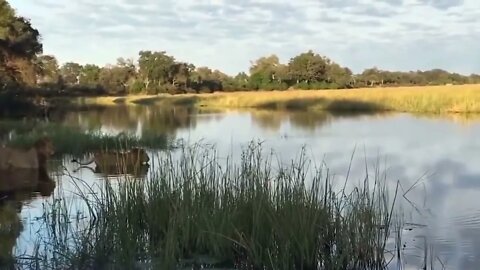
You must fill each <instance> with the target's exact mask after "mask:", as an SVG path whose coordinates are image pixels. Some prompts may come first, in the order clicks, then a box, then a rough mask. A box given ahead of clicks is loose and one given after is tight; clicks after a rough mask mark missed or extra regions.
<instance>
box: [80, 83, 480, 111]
mask: <svg viewBox="0 0 480 270" xmlns="http://www.w3.org/2000/svg"><path fill="white" fill-rule="evenodd" d="M73 103H74V104H76V105H87V106H88V105H100V106H114V105H155V104H165V103H168V104H173V105H189V106H193V107H203V108H259V109H296V110H313V111H379V112H380V111H393V112H408V113H480V85H478V84H475V85H452V86H420V87H413V86H409V87H396V88H392V87H387V88H359V89H348V90H284V91H279V90H275V91H239V92H215V93H203V94H180V95H169V94H158V95H127V96H101V97H79V98H76V99H75V101H74V102H73Z"/></svg>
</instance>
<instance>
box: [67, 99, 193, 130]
mask: <svg viewBox="0 0 480 270" xmlns="http://www.w3.org/2000/svg"><path fill="white" fill-rule="evenodd" d="M193 110H194V109H193V108H191V107H185V106H162V107H160V106H112V107H109V108H105V109H101V110H91V111H86V112H82V113H78V112H72V113H69V114H67V116H66V118H65V120H64V121H65V123H76V124H78V125H79V126H81V127H82V128H83V129H88V130H99V129H100V128H102V127H103V128H113V129H116V130H119V131H124V132H131V133H134V132H137V131H140V132H141V134H142V135H144V134H148V135H155V134H175V132H176V130H177V129H179V128H188V127H191V126H194V125H195V123H196V122H195V121H194V119H195V118H194V117H192V116H191V115H192V113H193ZM139 127H140V130H138V129H139Z"/></svg>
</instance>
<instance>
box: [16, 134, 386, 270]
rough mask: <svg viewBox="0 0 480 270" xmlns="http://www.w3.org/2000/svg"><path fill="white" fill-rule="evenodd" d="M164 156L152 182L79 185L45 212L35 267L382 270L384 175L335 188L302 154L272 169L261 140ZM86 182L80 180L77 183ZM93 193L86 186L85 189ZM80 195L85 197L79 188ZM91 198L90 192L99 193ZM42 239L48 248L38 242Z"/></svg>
mask: <svg viewBox="0 0 480 270" xmlns="http://www.w3.org/2000/svg"><path fill="white" fill-rule="evenodd" d="M173 155H174V154H173V153H172V154H170V155H166V156H163V157H158V158H159V159H160V160H159V165H158V167H156V168H155V172H154V173H153V174H152V176H151V178H149V179H145V181H120V182H118V183H117V184H115V183H113V182H110V181H106V182H105V185H104V186H103V188H102V189H101V192H93V190H91V189H92V187H88V186H87V187H86V188H79V195H78V196H79V198H80V200H81V201H82V202H83V203H84V204H85V205H86V207H85V209H88V211H87V214H88V216H89V219H88V221H84V222H79V221H78V219H77V220H75V218H73V221H72V218H71V217H75V216H78V213H76V212H75V211H73V213H72V212H71V211H70V207H69V206H68V203H67V202H66V201H65V200H54V201H53V203H52V204H50V205H48V206H46V209H45V214H44V222H45V228H46V230H47V231H48V233H47V234H46V237H44V238H43V239H41V240H39V242H38V243H39V244H38V246H37V247H38V248H37V249H36V253H35V254H34V256H33V257H31V258H29V259H25V258H23V259H22V264H23V265H25V266H28V268H29V269H139V268H142V267H143V269H181V267H190V269H191V267H193V269H200V267H201V266H203V267H217V269H218V268H220V267H221V268H223V269H225V268H228V269H232V268H235V269H384V268H385V266H386V264H387V262H386V261H385V256H384V255H385V246H386V242H387V238H388V236H389V234H390V231H389V230H390V229H389V228H390V226H389V225H390V223H391V219H392V209H393V202H394V201H395V199H393V200H390V199H389V197H388V192H387V190H386V187H385V182H384V181H383V180H382V179H380V177H379V176H378V175H377V176H376V177H374V178H368V177H367V178H365V179H364V181H363V185H361V186H358V187H356V188H354V189H352V190H350V189H346V188H345V187H344V188H342V186H343V185H344V183H345V186H346V181H347V180H348V179H346V180H345V182H343V181H342V183H341V185H340V188H335V185H334V184H333V183H332V180H331V178H330V177H329V176H328V173H327V172H326V171H325V170H323V169H324V168H322V167H320V168H317V167H315V166H314V163H312V162H311V161H310V160H308V159H307V158H306V156H305V152H302V153H301V154H300V155H299V156H298V157H297V158H296V159H294V160H292V161H291V163H287V164H284V163H278V164H277V163H272V161H273V160H274V159H273V156H271V155H267V154H265V152H263V150H262V149H261V148H260V147H259V146H258V145H257V144H255V143H253V142H252V143H251V144H250V145H249V146H248V147H247V148H246V149H244V151H243V153H242V155H241V161H240V162H239V163H234V162H232V161H231V160H232V159H231V157H229V158H227V159H226V160H225V159H222V158H220V157H219V156H217V155H216V153H215V151H214V149H211V150H208V149H202V148H199V147H198V146H197V147H192V148H183V149H182V150H181V151H180V152H179V153H177V154H176V155H177V156H176V157H174V156H173ZM74 181H75V183H77V185H79V186H80V185H81V184H80V181H79V180H74ZM85 189H86V190H85ZM82 190H83V191H82ZM92 194H93V195H92ZM40 243H41V244H40Z"/></svg>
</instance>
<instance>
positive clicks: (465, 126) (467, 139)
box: [0, 106, 480, 269]
mask: <svg viewBox="0 0 480 270" xmlns="http://www.w3.org/2000/svg"><path fill="white" fill-rule="evenodd" d="M51 121H56V122H58V123H63V124H64V125H75V126H79V127H81V128H82V129H83V130H97V131H102V132H104V133H108V134H118V133H120V132H129V133H132V134H136V135H138V136H142V135H145V134H147V133H148V134H151V133H155V134H166V135H168V136H169V137H170V138H174V139H182V140H183V141H184V142H186V143H196V142H201V143H202V144H206V145H214V146H215V147H216V149H218V152H219V153H220V155H227V154H233V155H237V156H238V154H239V152H240V150H241V147H244V146H245V145H246V144H247V143H248V142H250V141H251V140H252V139H253V140H258V141H262V142H263V147H264V149H268V150H272V149H273V151H274V153H275V155H276V156H277V157H278V158H279V160H289V159H292V158H295V156H296V155H298V154H299V153H300V150H301V148H302V147H303V146H305V147H306V148H305V149H306V151H307V154H308V155H309V157H310V158H313V159H314V160H315V161H317V162H318V163H319V164H320V163H322V162H324V163H325V164H326V166H327V167H328V168H329V170H330V171H329V172H330V174H333V175H335V179H338V181H339V183H343V179H345V176H346V173H347V171H348V167H349V166H350V157H351V156H352V154H353V153H354V158H353V162H352V163H351V172H350V179H351V180H350V181H351V182H352V183H353V184H355V183H358V182H359V181H361V180H362V179H363V177H364V175H365V167H366V166H367V167H369V168H370V169H371V170H374V169H375V166H379V167H380V171H382V172H385V173H386V178H387V180H388V181H389V182H388V183H389V186H390V187H391V188H392V189H394V188H395V186H396V183H397V181H398V182H399V183H400V185H401V189H400V194H401V200H402V201H404V202H407V203H404V204H402V208H403V213H404V216H405V217H404V223H405V224H406V227H405V229H404V230H403V231H402V244H404V250H403V253H404V256H405V257H404V261H403V264H404V265H403V266H404V269H422V268H423V264H424V261H425V259H424V257H425V255H427V257H428V261H429V264H433V265H434V266H435V269H442V267H443V266H444V267H445V268H446V269H478V266H479V265H480V166H479V164H480V151H479V150H480V140H479V139H478V138H480V120H479V121H477V120H476V119H475V118H471V119H468V118H467V117H462V116H456V117H441V118H440V117H426V116H413V115H409V114H388V115H331V114H323V113H308V112H298V111H296V112H286V111H205V112H197V111H195V110H193V109H189V108H182V107H177V108H158V107H146V106H145V107H133V108H126V107H115V108H109V109H104V110H91V111H84V112H75V113H73V112H72V113H67V114H64V115H62V116H57V117H54V118H53V119H52V120H51ZM2 132H3V133H4V134H0V135H2V136H3V138H6V137H8V136H9V134H7V133H8V132H7V131H5V130H2ZM10 136H11V134H10ZM155 152H156V151H155V150H153V149H150V150H149V153H150V154H151V155H154V154H155ZM69 160H70V157H64V158H61V159H59V160H56V161H54V164H55V166H54V167H53V171H52V174H54V175H56V177H55V179H56V184H57V185H56V189H55V190H53V191H48V190H47V191H44V192H42V193H43V195H44V196H41V195H42V194H39V193H38V192H36V193H32V194H24V195H23V196H21V197H17V198H16V201H17V202H21V203H22V204H17V206H16V207H17V211H19V213H18V214H17V215H16V214H15V212H13V213H12V211H6V210H5V211H2V212H1V213H0V223H3V224H15V223H21V224H22V225H23V228H22V230H21V232H18V233H17V234H15V235H10V236H6V235H0V237H2V238H3V240H2V241H3V243H1V244H0V253H1V252H3V253H6V252H7V253H8V252H9V250H11V249H12V248H14V251H13V252H14V253H15V254H22V253H24V252H28V251H29V250H31V249H32V247H31V244H32V241H33V240H34V239H35V237H37V236H36V235H37V234H39V233H40V234H41V233H42V226H41V224H39V223H37V222H36V219H37V218H38V217H41V216H42V214H43V211H42V209H43V208H42V204H43V203H44V202H45V201H51V200H54V199H58V198H59V197H60V198H61V197H62V196H66V197H74V196H75V195H74V194H73V193H72V192H73V191H76V190H77V188H76V186H75V184H74V183H73V181H72V177H71V176H73V177H78V178H80V179H83V180H85V181H86V183H87V184H89V185H95V184H97V185H101V183H102V176H101V175H97V174H95V173H93V172H92V171H90V170H80V171H79V172H76V173H73V170H74V169H75V168H76V166H75V165H74V164H71V163H70V161H69ZM154 167H155V166H154V164H153V165H152V168H150V171H149V172H151V171H152V169H154ZM66 174H71V176H68V175H66ZM17 196H18V195H17ZM20 207H21V208H20ZM71 207H72V208H74V207H75V205H74V204H72V206H71ZM394 266H395V267H396V264H392V267H394ZM395 267H394V268H395ZM394 268H392V269H394Z"/></svg>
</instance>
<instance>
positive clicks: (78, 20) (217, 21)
mask: <svg viewBox="0 0 480 270" xmlns="http://www.w3.org/2000/svg"><path fill="white" fill-rule="evenodd" d="M9 2H10V4H11V5H12V7H13V8H15V9H16V10H17V12H18V14H19V15H21V16H24V17H27V18H30V19H31V21H32V24H33V25H34V27H36V28H37V29H38V30H39V31H40V33H41V34H42V41H43V44H44V53H45V54H53V55H55V56H56V57H57V59H58V60H59V62H60V63H64V62H67V61H74V62H78V63H81V64H86V63H93V64H97V65H100V66H103V65H105V64H114V63H115V62H116V59H117V58H118V57H124V58H134V59H136V58H137V56H138V52H139V51H140V50H152V51H166V52H167V53H168V54H169V55H173V56H175V58H176V59H177V60H179V61H186V62H190V63H193V64H195V65H196V66H209V67H211V68H214V69H220V70H222V71H224V72H225V73H227V74H230V75H233V74H236V73H237V72H240V71H248V68H249V66H250V64H251V61H254V60H255V59H258V58H259V57H261V56H267V55H270V54H273V53H274V54H276V55H278V56H279V58H280V60H281V61H282V62H284V63H287V62H288V61H289V59H290V58H292V57H294V56H295V55H298V54H299V53H301V52H305V51H307V50H310V49H311V50H313V51H315V52H317V53H319V54H321V55H324V56H327V57H329V58H330V59H332V60H333V61H335V62H337V63H339V64H341V65H343V66H347V67H349V68H351V69H352V70H353V71H354V72H361V71H362V70H363V69H365V68H370V67H374V66H375V67H378V68H380V69H387V70H402V71H408V70H425V69H432V68H442V69H446V70H449V71H452V72H458V73H462V74H470V73H480V27H479V26H480V1H479V0H75V1H66V0H64V1H58V0H10V1H9Z"/></svg>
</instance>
